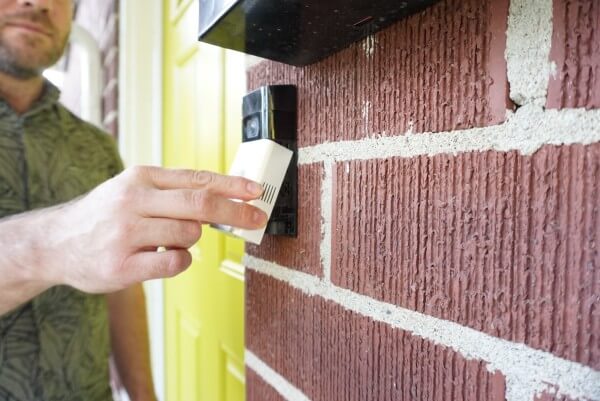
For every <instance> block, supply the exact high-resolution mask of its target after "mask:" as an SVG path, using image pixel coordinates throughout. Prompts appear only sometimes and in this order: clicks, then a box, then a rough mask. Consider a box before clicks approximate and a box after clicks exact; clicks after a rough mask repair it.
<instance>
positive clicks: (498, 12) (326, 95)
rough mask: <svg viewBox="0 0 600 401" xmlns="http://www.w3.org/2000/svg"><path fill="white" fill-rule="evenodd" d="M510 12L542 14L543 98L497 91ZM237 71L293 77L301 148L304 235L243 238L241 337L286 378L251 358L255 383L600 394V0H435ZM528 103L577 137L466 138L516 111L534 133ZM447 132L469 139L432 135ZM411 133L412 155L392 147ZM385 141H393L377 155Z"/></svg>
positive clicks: (389, 391)
mask: <svg viewBox="0 0 600 401" xmlns="http://www.w3.org/2000/svg"><path fill="white" fill-rule="evenodd" d="M544 4H546V6H547V7H551V12H550V13H549V14H551V15H552V19H551V21H546V22H544V21H541V22H540V21H539V20H538V19H537V15H536V13H535V12H534V11H531V10H535V7H538V6H540V5H541V7H543V6H544ZM528 10H529V11H528ZM512 13H515V15H516V14H518V18H515V19H514V20H515V21H517V23H525V24H528V23H529V21H528V20H527V18H531V23H532V24H535V23H539V24H544V23H546V24H548V30H547V31H548V32H549V33H548V40H549V43H550V46H549V49H547V51H548V53H547V56H548V66H551V68H549V70H550V72H549V77H548V87H547V98H546V107H545V108H541V106H536V105H535V104H533V102H529V104H525V103H528V102H524V103H523V104H524V105H522V106H519V105H516V104H515V103H513V102H512V101H511V99H510V98H509V95H508V94H509V89H510V82H509V79H508V78H507V60H506V57H508V56H505V54H507V52H506V48H507V46H508V43H509V42H510V41H509V40H507V35H508V33H507V32H510V31H509V30H507V28H508V24H509V21H510V20H511V16H512ZM527 13H529V14H527ZM512 32H515V33H513V34H514V35H518V34H519V30H518V29H512ZM539 34H540V35H543V34H544V33H543V30H541V29H540V33H539ZM513 39H514V38H513ZM519 39H520V40H521V41H527V40H528V38H527V35H523V37H522V38H519ZM524 48H526V46H524ZM529 51H532V52H539V51H540V49H530V50H529ZM539 70H540V69H537V70H536V71H539ZM527 73H528V71H527V70H524V71H523V74H527ZM248 82H249V84H248V86H249V90H253V89H256V88H258V87H259V86H262V85H268V84H295V85H297V87H298V90H299V110H298V113H299V115H298V127H299V128H298V135H299V139H298V142H299V143H298V145H299V148H300V166H299V205H300V208H299V219H300V229H299V235H298V237H297V238H282V237H267V238H266V239H265V241H264V242H263V244H262V245H260V246H250V245H249V246H247V249H246V252H247V254H248V258H247V262H248V263H247V264H248V272H247V280H246V342H247V343H246V346H247V349H248V350H249V351H251V352H252V353H253V354H254V355H256V357H258V358H259V359H260V360H261V361H262V362H264V363H265V364H266V365H267V366H269V367H270V368H271V369H272V370H273V371H275V372H277V374H278V375H280V376H281V377H283V378H284V379H285V382H286V383H285V385H282V384H281V380H272V377H270V375H269V373H268V371H267V372H264V371H261V370H260V368H255V367H253V366H250V365H249V366H248V367H247V372H248V376H247V398H248V400H249V401H261V400H282V399H292V398H289V397H291V396H290V394H291V393H290V391H289V389H290V388H295V389H296V390H298V391H300V392H301V393H302V394H303V395H304V396H305V397H306V399H310V400H314V401H335V400H346V401H354V400H361V401H362V400H390V401H391V400H406V401H409V400H508V401H516V400H527V401H534V400H569V401H577V400H600V142H599V141H600V124H599V122H600V114H599V113H600V2H598V1H596V0H545V1H536V2H531V1H524V0H442V1H440V2H439V3H438V4H437V5H435V6H433V7H431V8H430V9H428V10H425V11H423V12H421V13H419V14H416V15H414V16H411V17H409V18H408V19H406V20H403V21H399V22H397V23H396V24H394V25H393V26H391V27H390V28H388V29H386V30H384V31H382V32H379V33H377V34H375V35H373V36H372V37H370V38H369V39H368V40H365V41H363V42H360V43H356V44H354V45H352V46H350V47H349V48H347V49H345V50H343V51H341V52H339V53H337V54H335V55H332V56H331V57H329V58H327V59H325V60H323V61H321V62H319V63H316V64H314V65H310V66H307V67H303V68H297V67H292V66H286V65H283V64H279V63H275V62H271V61H264V62H261V63H260V64H258V65H255V66H253V67H252V68H251V69H250V70H249V71H248ZM535 96H536V94H535V93H531V98H532V99H533V98H534V97H535ZM526 100H527V99H526ZM527 110H539V113H537V114H526V111H527ZM526 115H535V116H538V117H536V118H546V116H554V117H552V118H559V119H560V118H564V119H565V120H568V121H570V122H571V121H572V122H573V126H578V127H581V126H585V127H588V128H586V129H587V130H588V131H589V138H587V137H585V138H584V139H583V140H574V141H570V140H569V139H568V138H570V137H572V136H573V135H575V134H576V133H577V132H575V128H573V129H572V130H570V129H565V130H564V132H561V133H559V134H560V135H559V138H558V139H557V140H556V141H551V142H550V141H549V142H548V143H541V144H540V146H538V147H537V148H536V150H535V151H534V152H531V151H529V150H527V149H525V146H522V145H521V144H520V142H519V141H514V142H513V143H509V144H508V145H507V147H508V150H495V149H496V148H490V146H487V147H486V146H484V145H482V146H481V148H478V145H477V138H478V137H477V135H485V134H482V132H483V131H485V132H493V128H494V127H502V126H504V125H506V124H509V122H510V121H511V119H513V120H515V119H516V120H518V119H519V118H522V119H523V123H522V124H521V125H519V127H521V128H519V129H520V131H519V133H517V134H516V135H520V138H522V140H523V142H526V141H527V140H529V139H530V138H532V137H535V136H536V135H540V131H539V128H538V127H539V125H540V124H539V120H526V118H527V117H525V116H526ZM540 116H541V117H540ZM565 126H566V127H569V126H571V124H566V125H565ZM481 128H484V130H482V129H481ZM580 131H581V130H580V129H579V130H578V132H580ZM588 131H586V132H588ZM456 132H458V133H460V136H458V137H455V136H453V138H454V139H453V141H465V143H467V142H468V143H469V146H468V147H469V148H471V149H474V150H472V151H459V152H440V151H437V149H436V148H435V147H434V145H433V142H432V141H429V139H428V138H433V137H434V136H435V135H438V136H436V137H435V138H436V141H443V138H442V139H440V138H439V135H451V134H452V135H453V134H454V133H456ZM404 138H410V140H411V141H413V142H412V143H414V142H415V141H421V142H419V146H420V148H419V149H420V150H419V152H417V153H418V154H416V155H411V156H402V155H401V153H402V149H403V147H406V146H407V145H406V143H408V142H403V141H408V139H404ZM419 138H423V139H419ZM390 139H391V140H392V142H390ZM498 140H499V141H501V140H502V138H500V139H498ZM347 141H352V143H353V144H355V145H356V150H353V151H349V152H348V154H342V155H339V154H337V155H336V156H331V155H330V154H328V153H327V152H326V151H323V153H322V154H319V149H331V147H330V146H331V143H334V144H335V143H336V142H344V143H346V142H347ZM383 141H386V142H385V143H386V144H389V143H393V144H396V145H397V147H398V149H399V150H398V155H397V156H390V157H384V158H381V157H379V158H376V157H370V156H369V152H370V148H375V147H377V146H379V145H380V143H383ZM393 141H396V142H393ZM351 148H352V147H345V148H344V149H351ZM303 152H304V153H303ZM308 152H310V154H311V155H314V154H319V155H320V156H318V157H316V158H315V157H313V158H312V159H310V158H303V155H304V154H308ZM311 157H312V156H311ZM363 304H364V308H362V309H361V305H363ZM357 305H358V306H357ZM373 305H374V306H373ZM377 308H381V310H389V312H388V313H390V314H391V313H392V312H393V313H399V314H401V315H402V316H407V317H406V322H400V323H398V325H395V323H394V324H392V323H390V322H389V321H386V317H385V313H383V316H379V315H378V312H376V311H375V310H376V309H377ZM360 310H362V311H366V312H360ZM411 319H414V321H419V322H425V325H428V324H431V325H432V326H431V327H444V330H446V328H448V329H447V330H446V331H444V332H443V333H441V331H440V334H438V333H437V332H436V330H431V331H427V330H424V329H423V328H422V327H420V326H418V325H415V326H414V327H411V324H412V323H411V322H412V321H413V320H411ZM419 324H421V323H419ZM399 327H403V328H399ZM420 333H421V334H420ZM422 333H426V334H422ZM448 333H449V334H448ZM464 333H468V335H473V336H475V338H481V339H482V344H483V343H487V341H492V342H493V343H494V344H497V345H498V347H499V348H498V349H499V350H500V351H498V352H494V353H492V354H489V353H486V350H484V349H481V352H479V350H478V345H477V343H474V344H472V343H469V344H467V345H466V346H465V345H464V343H462V342H461V341H460V338H459V337H461V336H462V335H463V334H464ZM460 344H463V345H460ZM482 347H483V345H482ZM503 350H505V351H506V358H508V359H510V358H512V356H514V355H516V356H517V357H516V359H515V361H516V362H514V363H507V362H505V361H504V358H505V356H504V351H503ZM479 355H489V356H485V357H484V356H479ZM519 355H529V356H524V357H523V358H522V359H520V357H519ZM531 355H535V357H533V356H531ZM535 358H539V359H536V360H537V361H540V360H544V361H549V362H548V363H541V362H535V361H534V359H535ZM513 365H514V366H513ZM513 367H514V368H513ZM569 372H572V373H569ZM293 399H296V398H293Z"/></svg>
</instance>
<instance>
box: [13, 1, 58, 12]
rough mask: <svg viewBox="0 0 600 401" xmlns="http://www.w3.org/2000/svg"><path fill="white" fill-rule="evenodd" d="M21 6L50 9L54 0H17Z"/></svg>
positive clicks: (41, 9) (43, 9) (42, 9)
mask: <svg viewBox="0 0 600 401" xmlns="http://www.w3.org/2000/svg"><path fill="white" fill-rule="evenodd" d="M17 3H18V4H19V6H21V7H31V8H35V9H37V10H40V11H51V10H52V5H53V3H54V0H17Z"/></svg>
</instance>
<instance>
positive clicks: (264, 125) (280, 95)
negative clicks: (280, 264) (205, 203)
mask: <svg viewBox="0 0 600 401" xmlns="http://www.w3.org/2000/svg"><path fill="white" fill-rule="evenodd" d="M296 108H297V91H296V87H295V86H293V85H271V86H263V87H261V88H259V89H257V90H255V91H253V92H251V93H249V94H247V95H246V96H244V99H243V103H242V116H243V120H242V143H241V144H240V147H239V149H238V152H237V154H236V157H235V159H234V161H233V164H232V166H231V168H230V170H229V175H233V176H242V177H245V178H248V179H250V180H253V181H256V182H258V183H259V184H261V185H262V186H263V188H264V192H263V194H262V196H261V197H260V198H259V199H256V200H253V201H250V202H248V203H249V204H251V205H253V206H256V207H258V208H260V209H261V210H263V211H264V212H265V213H267V215H268V216H269V222H268V224H267V226H266V227H265V228H262V229H259V230H243V229H239V228H235V227H230V226H222V225H214V226H213V227H215V228H217V229H219V230H221V231H224V232H226V233H229V234H233V235H234V236H237V237H240V238H243V239H244V240H246V241H248V242H251V243H254V244H260V243H261V241H262V238H263V235H264V234H265V232H266V233H267V234H270V235H283V236H291V237H295V236H296V235H297V226H298V223H297V220H298V212H297V210H298V189H297V183H298V168H297V160H298V149H297V144H296V118H297V117H296Z"/></svg>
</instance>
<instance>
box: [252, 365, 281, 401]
mask: <svg viewBox="0 0 600 401" xmlns="http://www.w3.org/2000/svg"><path fill="white" fill-rule="evenodd" d="M246 400H247V401H285V398H283V397H282V396H281V395H279V393H278V392H277V391H275V389H274V388H273V387H271V386H270V385H269V384H268V383H267V382H265V381H264V380H263V379H262V378H261V377H260V376H259V375H257V374H256V373H254V371H252V370H251V369H246Z"/></svg>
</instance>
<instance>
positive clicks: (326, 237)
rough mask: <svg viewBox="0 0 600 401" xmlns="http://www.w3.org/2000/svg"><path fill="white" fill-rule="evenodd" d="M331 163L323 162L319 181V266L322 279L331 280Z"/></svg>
mask: <svg viewBox="0 0 600 401" xmlns="http://www.w3.org/2000/svg"><path fill="white" fill-rule="evenodd" d="M332 198H333V163H331V162H330V161H326V162H325V163H324V164H323V181H322V182H321V238H322V239H321V247H320V254H321V266H322V268H323V279H324V280H325V282H328V283H330V282H331V230H332V224H333V223H332V220H333V219H332V210H333V203H332V202H333V199H332Z"/></svg>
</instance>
